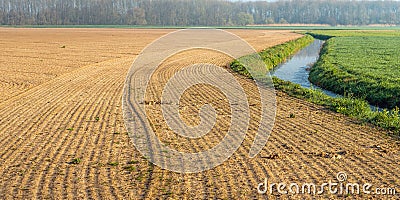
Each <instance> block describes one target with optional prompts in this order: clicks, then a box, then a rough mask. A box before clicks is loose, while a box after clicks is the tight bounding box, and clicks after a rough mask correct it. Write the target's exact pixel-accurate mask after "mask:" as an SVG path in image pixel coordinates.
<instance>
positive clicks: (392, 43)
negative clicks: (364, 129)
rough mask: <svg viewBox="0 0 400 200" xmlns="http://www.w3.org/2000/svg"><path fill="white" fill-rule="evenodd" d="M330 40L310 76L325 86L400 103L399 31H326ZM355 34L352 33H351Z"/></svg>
mask: <svg viewBox="0 0 400 200" xmlns="http://www.w3.org/2000/svg"><path fill="white" fill-rule="evenodd" d="M318 34H319V35H323V34H325V35H331V36H335V37H333V38H331V39H329V40H328V41H327V43H326V44H325V46H324V49H323V50H322V55H321V58H320V60H319V61H318V62H317V63H316V65H315V66H314V67H313V68H312V70H311V73H310V80H311V81H312V82H313V83H315V84H316V85H319V86H321V87H323V88H325V89H328V90H331V91H334V92H336V93H339V94H343V95H351V96H355V97H359V98H363V99H366V100H367V101H369V102H370V103H371V104H372V105H378V106H381V107H385V108H395V107H400V59H399V55H400V49H399V48H398V47H399V46H400V32H398V31H384V32H376V31H374V32H368V31H362V32H348V31H345V32H325V33H323V34H321V33H318ZM349 35H353V36H349Z"/></svg>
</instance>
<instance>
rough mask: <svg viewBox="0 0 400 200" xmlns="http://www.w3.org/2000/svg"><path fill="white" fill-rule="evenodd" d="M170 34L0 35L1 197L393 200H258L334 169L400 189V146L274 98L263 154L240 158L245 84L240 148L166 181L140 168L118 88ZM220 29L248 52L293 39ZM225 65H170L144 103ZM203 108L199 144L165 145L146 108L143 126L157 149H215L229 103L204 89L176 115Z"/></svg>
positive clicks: (174, 141)
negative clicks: (193, 73)
mask: <svg viewBox="0 0 400 200" xmlns="http://www.w3.org/2000/svg"><path fill="white" fill-rule="evenodd" d="M171 31H173V30H145V29H132V30H125V29H12V28H2V29H0V36H1V37H0V45H1V47H2V49H3V51H2V52H1V54H0V55H1V56H0V70H1V71H2V72H3V73H1V74H0V83H1V85H0V93H1V96H0V98H1V99H0V153H1V158H0V175H1V178H0V180H1V181H0V198H2V199H266V198H267V197H270V198H273V199H275V198H279V199H335V198H340V199H342V198H349V199H399V198H400V196H398V195H397V196H380V195H352V196H343V195H342V196H341V195H334V196H331V195H327V194H326V195H317V196H311V195H305V196H303V195H279V194H278V193H276V192H275V193H274V194H273V195H268V196H267V195H260V194H258V193H257V186H258V184H259V183H261V182H263V181H264V178H266V177H268V178H269V181H270V182H273V183H280V182H284V183H292V182H294V183H299V184H300V183H316V184H322V183H325V182H327V181H329V180H332V181H335V180H336V174H337V173H338V172H345V173H346V174H347V175H348V180H349V182H355V183H366V182H368V183H371V184H373V187H395V188H398V190H400V173H399V171H400V170H399V169H400V164H399V163H400V162H399V158H400V142H399V140H398V139H396V138H393V137H390V136H387V135H386V132H385V131H384V130H381V129H379V128H376V127H373V126H370V125H368V124H361V123H359V122H357V121H354V120H352V119H350V118H348V117H345V116H342V115H340V114H336V113H333V112H331V111H329V110H327V109H325V108H323V107H321V106H316V105H314V104H311V103H308V102H305V101H303V100H299V99H295V98H291V97H289V96H287V95H286V94H284V93H280V92H278V93H277V104H278V107H277V115H276V122H275V127H274V130H273V132H272V134H271V136H270V138H269V140H268V143H267V145H266V146H265V147H264V149H263V151H262V152H261V153H260V154H259V155H257V156H256V157H255V158H253V159H251V158H248V150H249V147H250V145H251V142H252V139H253V138H254V126H256V125H257V121H258V120H259V118H258V115H259V113H258V110H259V109H258V106H259V103H258V101H259V99H258V98H257V95H256V91H255V90H254V87H255V85H254V83H253V81H251V80H249V79H246V78H243V77H240V76H237V75H235V77H236V79H237V80H239V82H240V84H241V85H242V86H243V87H244V88H247V90H246V93H247V95H248V100H249V102H250V104H251V105H252V107H251V116H252V120H251V125H250V128H249V130H248V132H247V135H248V137H246V139H245V141H244V142H243V144H242V146H241V147H240V148H239V149H238V151H236V152H235V153H234V155H233V156H232V157H231V158H230V159H228V160H227V161H226V162H225V163H223V164H222V165H220V166H218V167H216V168H214V169H212V170H208V171H205V172H201V173H195V174H178V173H173V172H169V171H166V170H163V169H161V168H159V167H157V166H154V165H153V164H151V163H149V162H148V161H147V160H146V159H145V158H144V157H143V156H141V154H140V153H139V152H138V151H137V150H136V149H135V147H134V145H133V144H132V142H131V139H130V138H129V136H128V134H127V131H126V129H125V127H124V120H123V114H122V113H123V112H122V107H121V105H122V91H123V87H124V81H125V77H126V74H127V73H128V70H129V68H130V67H131V65H132V62H133V61H134V59H135V56H136V55H138V54H139V53H140V51H141V50H142V49H143V48H144V47H145V46H146V45H147V44H149V43H150V42H152V41H154V40H155V39H157V38H158V37H160V36H162V35H164V34H167V33H169V32H171ZM229 31H230V32H233V33H235V34H237V35H239V36H240V37H242V38H243V39H245V40H246V41H248V42H249V43H250V44H251V45H253V46H254V47H255V49H256V50H262V49H264V48H267V47H270V46H273V45H276V44H279V43H283V42H285V41H288V40H291V39H295V38H298V37H301V35H298V34H295V33H291V32H289V31H262V30H229ZM64 46H65V48H64ZM185 53H187V55H185ZM228 59H229V58H227V57H226V56H224V55H220V54H218V53H214V54H212V53H210V52H203V51H189V52H184V53H182V54H179V55H176V56H173V57H171V58H169V59H168V60H167V61H166V62H164V64H163V65H162V66H160V68H159V69H158V70H157V71H156V73H155V74H154V75H153V77H152V80H154V81H153V82H152V83H153V84H151V87H150V88H149V89H150V90H149V96H148V98H149V99H148V101H152V102H157V101H159V97H160V88H162V86H163V85H164V84H165V82H166V81H167V80H168V78H169V77H171V75H172V74H173V73H174V72H175V71H177V70H179V69H181V68H182V67H184V66H185V65H188V64H190V63H193V62H195V61H196V62H199V61H202V60H204V61H206V60H212V62H213V63H215V64H218V65H220V66H221V67H225V66H226V64H227V62H228ZM205 100H206V101H207V102H209V103H211V104H213V105H215V106H216V108H217V110H218V114H219V115H218V117H217V121H218V123H217V124H216V128H215V129H213V131H212V132H211V133H210V134H207V136H206V137H204V138H202V139H198V140H184V139H182V138H174V135H173V134H172V133H171V131H170V130H168V128H167V127H166V124H165V122H164V121H163V120H162V114H161V113H160V111H161V110H160V107H159V106H160V105H159V104H149V105H147V106H146V112H147V113H148V115H149V116H153V117H151V118H150V119H149V120H150V121H151V122H152V124H153V125H154V127H155V130H154V131H155V132H156V134H157V135H158V136H159V137H160V138H161V140H162V141H163V142H166V143H168V144H170V146H171V147H174V148H176V149H181V150H185V151H188V152H195V151H199V150H203V149H207V148H210V147H211V146H213V145H214V144H216V143H217V142H218V141H219V140H220V138H221V135H222V134H223V130H225V129H226V127H227V126H229V124H228V123H229V114H230V113H229V110H227V108H228V105H227V102H225V101H224V99H223V96H222V94H221V93H220V92H218V90H216V89H215V88H212V87H208V86H198V87H195V88H191V89H190V90H188V91H187V92H185V94H184V96H183V97H182V105H181V107H180V108H181V110H180V112H181V114H182V116H184V120H185V122H186V123H188V124H198V123H199V118H198V116H197V115H196V113H197V111H198V108H199V107H200V106H201V105H204V101H205ZM291 114H294V115H295V117H294V118H291V117H290V115H291ZM221 130H222V131H221ZM78 158H79V160H77V159H78ZM74 161H75V162H74Z"/></svg>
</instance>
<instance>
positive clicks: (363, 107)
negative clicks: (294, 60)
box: [273, 77, 400, 134]
mask: <svg viewBox="0 0 400 200" xmlns="http://www.w3.org/2000/svg"><path fill="white" fill-rule="evenodd" d="M273 79H274V85H275V88H276V89H277V90H280V91H283V92H285V93H287V94H289V95H290V96H293V97H296V98H299V99H304V100H306V101H309V102H311V103H315V104H317V105H321V106H324V107H327V108H329V109H330V110H332V111H334V112H337V113H341V114H344V115H347V116H349V117H352V118H355V119H357V120H360V121H361V122H365V123H371V124H374V125H376V126H379V127H382V128H385V129H387V130H389V131H391V132H392V133H395V134H399V133H400V112H399V109H397V108H396V109H393V110H391V111H389V110H384V111H382V112H377V111H374V110H372V109H371V107H370V106H369V104H368V102H366V101H364V100H361V99H356V98H347V97H340V98H334V97H331V96H328V95H326V94H324V93H323V92H322V91H319V90H312V89H307V88H303V87H301V86H300V85H298V84H294V83H292V82H289V81H283V80H280V79H278V78H276V77H274V78H273Z"/></svg>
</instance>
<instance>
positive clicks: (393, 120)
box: [231, 36, 400, 134]
mask: <svg viewBox="0 0 400 200" xmlns="http://www.w3.org/2000/svg"><path fill="white" fill-rule="evenodd" d="M310 37H311V36H305V37H303V38H300V39H297V40H294V41H290V42H288V43H286V44H282V45H278V46H275V47H272V48H270V49H267V50H265V51H263V52H261V55H262V58H263V60H264V61H265V63H266V64H267V66H266V67H267V68H268V70H271V69H273V68H274V67H276V66H277V65H278V64H279V63H280V62H279V61H284V60H285V59H286V58H288V57H289V56H290V55H292V54H293V53H295V52H296V51H298V50H299V49H301V48H303V47H305V46H307V44H309V43H311V41H312V38H310ZM294 47H296V48H294ZM297 47H298V48H297ZM294 49H295V50H294ZM289 52H291V53H289ZM282 55H285V57H284V58H283V56H282ZM231 68H232V69H233V70H234V71H236V72H238V73H240V74H242V75H244V76H247V77H251V76H250V75H249V73H248V72H247V70H246V69H245V68H244V67H243V66H241V65H240V63H239V62H238V61H235V62H233V63H232V64H231ZM273 81H274V85H275V88H276V89H277V90H280V91H283V92H285V93H287V94H289V95H290V96H293V97H296V98H300V99H304V100H306V101H309V102H312V103H315V104H317V105H322V106H324V107H327V108H329V109H330V110H332V111H334V112H337V113H341V114H344V115H347V116H349V117H352V118H355V119H357V120H359V121H360V122H364V123H371V124H374V125H376V126H379V127H382V128H385V129H387V130H389V131H390V132H392V133H394V134H400V112H399V109H397V108H396V109H393V110H391V111H389V110H384V111H383V112H377V111H374V110H372V109H371V107H370V106H369V104H368V102H367V101H365V100H362V99H358V98H353V97H339V98H333V97H330V96H328V95H326V94H324V93H323V92H322V91H319V90H313V89H307V88H303V87H301V86H300V85H298V84H294V83H291V82H288V81H283V80H280V79H278V78H276V77H274V78H273Z"/></svg>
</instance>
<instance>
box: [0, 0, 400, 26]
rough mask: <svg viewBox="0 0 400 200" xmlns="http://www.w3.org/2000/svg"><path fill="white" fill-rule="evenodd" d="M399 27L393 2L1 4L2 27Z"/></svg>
mask: <svg viewBox="0 0 400 200" xmlns="http://www.w3.org/2000/svg"><path fill="white" fill-rule="evenodd" d="M275 23H278V24H279V23H281V24H286V23H300V24H330V25H369V24H396V25H399V24H400V2H398V1H350V0H347V1H345V0H285V1H277V2H266V1H259V2H240V1H239V2H232V1H226V0H0V24H1V25H154V26H235V25H240V26H243V25H248V24H275Z"/></svg>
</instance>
